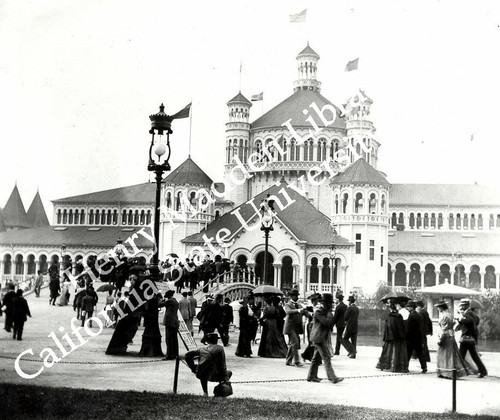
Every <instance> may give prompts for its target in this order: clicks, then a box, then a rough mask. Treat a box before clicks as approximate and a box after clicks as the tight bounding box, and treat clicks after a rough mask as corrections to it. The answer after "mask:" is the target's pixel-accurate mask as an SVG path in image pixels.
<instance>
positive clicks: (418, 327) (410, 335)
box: [406, 301, 427, 373]
mask: <svg viewBox="0 0 500 420" xmlns="http://www.w3.org/2000/svg"><path fill="white" fill-rule="evenodd" d="M416 307H417V305H416V303H415V302H413V301H409V302H408V303H407V304H406V308H407V309H408V312H410V315H409V316H408V324H407V327H406V350H407V352H408V361H410V359H411V355H412V354H413V352H415V354H416V355H417V357H418V360H419V362H420V367H421V368H422V373H426V372H427V361H426V358H425V356H424V351H423V350H424V337H425V335H424V320H423V318H422V317H421V316H420V314H419V313H418V312H417V311H416V310H415V308H416Z"/></svg>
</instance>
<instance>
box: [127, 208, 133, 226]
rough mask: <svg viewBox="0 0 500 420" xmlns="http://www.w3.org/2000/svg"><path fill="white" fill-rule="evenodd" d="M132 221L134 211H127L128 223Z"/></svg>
mask: <svg viewBox="0 0 500 420" xmlns="http://www.w3.org/2000/svg"><path fill="white" fill-rule="evenodd" d="M133 223H134V212H133V211H132V210H129V211H128V224H129V225H131V224H133Z"/></svg>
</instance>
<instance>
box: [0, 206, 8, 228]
mask: <svg viewBox="0 0 500 420" xmlns="http://www.w3.org/2000/svg"><path fill="white" fill-rule="evenodd" d="M6 230H7V228H6V227H5V221H4V220H3V210H2V209H0V232H5V231H6Z"/></svg>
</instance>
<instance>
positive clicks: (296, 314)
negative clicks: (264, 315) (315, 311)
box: [283, 289, 307, 367]
mask: <svg viewBox="0 0 500 420" xmlns="http://www.w3.org/2000/svg"><path fill="white" fill-rule="evenodd" d="M288 294H289V296H290V299H289V301H288V302H287V303H286V304H285V313H286V318H285V328H284V331H283V332H284V333H285V334H288V352H287V354H286V364H287V366H292V365H293V364H295V366H298V367H301V366H304V364H303V363H302V362H301V361H300V356H299V349H300V338H299V335H300V334H304V328H303V327H302V315H307V309H304V308H303V307H302V305H301V304H300V303H299V302H297V301H298V300H299V291H298V290H297V289H292V290H290V292H288Z"/></svg>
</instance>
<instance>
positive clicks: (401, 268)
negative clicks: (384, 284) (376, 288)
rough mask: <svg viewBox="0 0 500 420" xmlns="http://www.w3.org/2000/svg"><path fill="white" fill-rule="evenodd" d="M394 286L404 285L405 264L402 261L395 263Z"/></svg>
mask: <svg viewBox="0 0 500 420" xmlns="http://www.w3.org/2000/svg"><path fill="white" fill-rule="evenodd" d="M394 286H406V266H405V265H404V264H403V263H398V264H396V273H395V275H394Z"/></svg>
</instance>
